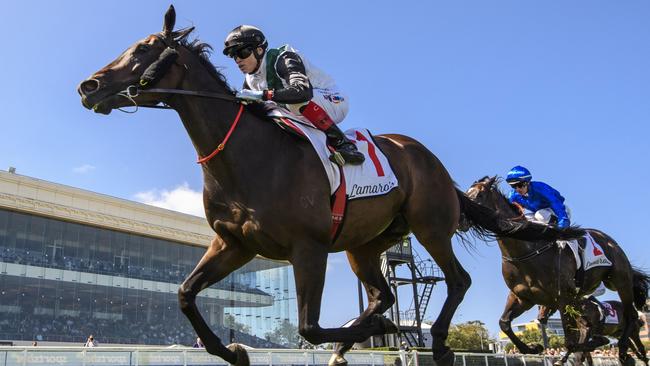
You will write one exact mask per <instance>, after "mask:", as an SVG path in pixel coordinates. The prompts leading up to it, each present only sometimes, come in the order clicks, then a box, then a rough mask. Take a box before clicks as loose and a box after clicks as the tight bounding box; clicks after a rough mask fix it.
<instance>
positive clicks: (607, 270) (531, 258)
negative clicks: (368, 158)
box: [467, 177, 649, 364]
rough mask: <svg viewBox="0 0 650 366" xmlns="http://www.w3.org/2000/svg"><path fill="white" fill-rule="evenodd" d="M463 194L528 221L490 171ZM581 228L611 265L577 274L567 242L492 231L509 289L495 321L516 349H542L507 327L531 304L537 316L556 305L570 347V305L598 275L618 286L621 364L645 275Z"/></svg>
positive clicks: (575, 337)
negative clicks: (600, 249) (514, 235)
mask: <svg viewBox="0 0 650 366" xmlns="http://www.w3.org/2000/svg"><path fill="white" fill-rule="evenodd" d="M467 195H468V196H469V197H470V198H471V199H472V200H473V201H475V202H477V203H479V204H481V205H482V206H484V207H487V208H491V209H493V210H495V211H496V213H497V214H498V216H499V217H500V218H501V219H507V220H514V221H518V222H520V223H521V224H522V225H527V223H528V221H527V220H526V219H525V218H524V217H523V216H522V215H521V213H520V211H519V209H518V208H517V207H515V206H514V205H511V204H510V202H509V201H508V199H507V198H506V197H505V196H504V195H503V193H501V192H500V191H499V189H498V180H497V178H496V177H492V178H489V177H485V178H483V179H481V180H479V181H477V182H476V183H474V184H473V185H472V186H471V187H470V188H469V189H468V191H467ZM550 228H551V227H549V229H550ZM585 233H587V234H589V235H590V236H591V238H593V240H594V241H595V242H596V243H597V244H598V246H599V247H600V248H602V250H603V251H604V255H605V256H606V258H607V259H608V260H609V261H610V262H611V266H597V267H593V268H591V269H589V270H587V271H584V272H582V273H580V274H579V275H578V276H576V274H577V273H578V267H577V263H576V259H575V257H574V254H573V252H572V251H571V249H569V248H568V247H564V246H561V245H559V244H558V243H556V242H555V241H549V240H546V241H539V240H537V241H531V240H520V239H513V238H508V237H503V236H500V235H497V242H498V244H499V249H500V250H501V254H502V258H503V260H502V273H503V279H504V280H505V282H506V285H507V286H508V288H509V289H510V294H509V295H508V299H507V301H506V307H505V310H504V311H503V314H502V315H501V319H500V320H499V326H500V327H501V330H502V331H503V332H504V333H506V334H507V335H508V337H509V338H510V340H511V341H512V343H513V344H514V345H515V346H517V348H518V349H519V350H520V351H521V352H522V353H539V352H541V350H542V349H543V347H542V346H541V345H532V346H529V345H526V344H524V343H523V342H522V341H521V340H520V339H519V338H518V337H517V336H516V335H515V333H514V332H513V331H512V328H511V323H512V320H513V319H515V318H517V317H518V316H519V315H521V314H522V313H523V312H525V311H527V310H528V309H530V308H531V307H532V306H533V305H536V304H537V305H542V306H544V307H545V309H542V311H541V312H540V317H539V318H542V319H544V318H547V317H548V315H549V314H550V313H552V312H553V311H555V310H560V316H561V319H562V325H563V328H564V332H565V340H566V344H567V349H568V351H569V352H572V351H576V350H578V347H579V346H578V343H579V334H578V333H577V332H576V329H577V328H576V326H577V324H576V319H577V318H576V317H575V316H574V314H575V313H574V312H572V311H571V310H572V309H575V308H576V307H577V306H578V305H579V304H580V303H581V301H582V298H583V297H584V296H586V295H589V294H591V293H593V292H594V291H595V290H596V288H597V287H598V285H599V284H600V282H601V281H602V282H603V283H604V284H605V286H606V287H607V288H608V289H610V290H612V291H616V292H618V295H619V297H620V299H621V303H622V307H623V308H622V316H623V319H622V322H623V323H622V324H623V329H622V331H621V335H620V337H619V342H618V345H619V360H620V361H621V362H622V363H623V364H625V362H626V361H627V362H630V363H633V362H634V361H633V360H632V359H631V358H630V357H629V356H628V355H627V348H628V344H629V339H630V337H631V336H632V332H633V330H634V326H633V325H634V324H635V322H636V320H637V317H638V315H637V310H636V309H640V308H641V307H642V306H643V305H644V304H645V300H646V298H647V295H648V284H649V282H648V276H647V275H646V274H645V273H643V272H642V271H640V270H636V269H634V268H632V266H631V265H630V262H629V261H628V259H627V257H626V256H625V253H624V252H623V250H622V249H621V247H620V246H619V245H618V244H617V243H616V241H614V239H612V238H611V237H609V236H608V235H607V234H605V233H603V232H601V231H598V230H595V229H585ZM479 234H481V233H479ZM580 240H585V239H580ZM635 306H636V308H635Z"/></svg>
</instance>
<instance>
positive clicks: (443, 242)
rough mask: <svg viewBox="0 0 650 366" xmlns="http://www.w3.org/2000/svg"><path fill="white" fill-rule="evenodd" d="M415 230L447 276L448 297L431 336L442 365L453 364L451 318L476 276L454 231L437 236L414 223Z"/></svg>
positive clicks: (434, 324) (435, 353)
mask: <svg viewBox="0 0 650 366" xmlns="http://www.w3.org/2000/svg"><path fill="white" fill-rule="evenodd" d="M413 233H414V234H415V237H416V238H417V239H418V241H419V242H420V243H421V244H422V245H423V246H424V247H425V248H426V250H427V251H428V252H429V254H430V255H431V258H433V260H434V261H435V262H436V264H437V265H438V266H439V267H440V270H442V272H443V273H444V276H445V283H446V284H447V299H445V302H444V304H443V305H442V309H441V310H440V314H439V315H438V318H437V319H436V321H435V323H433V326H432V327H431V336H432V338H433V340H432V345H431V349H432V352H433V358H434V360H435V361H436V364H437V365H438V366H447V365H452V364H453V362H454V353H453V352H452V351H451V349H450V348H449V347H447V346H446V345H445V341H446V340H447V336H448V335H449V325H450V323H451V319H452V317H453V316H454V313H455V312H456V309H458V305H460V303H461V302H462V301H463V298H464V297H465V293H466V292H467V289H469V286H470V285H471V283H472V279H471V278H470V276H469V274H468V273H467V272H466V271H465V269H464V268H463V266H461V265H460V262H458V260H457V259H456V256H455V255H454V252H453V249H452V246H451V235H450V236H444V237H436V236H434V235H435V233H431V232H430V230H428V229H427V230H418V228H416V227H413Z"/></svg>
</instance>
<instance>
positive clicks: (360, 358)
mask: <svg viewBox="0 0 650 366" xmlns="http://www.w3.org/2000/svg"><path fill="white" fill-rule="evenodd" d="M248 355H249V358H250V361H251V365H253V366H281V365H282V366H285V365H291V366H324V365H327V362H328V360H329V358H330V356H331V352H330V351H314V350H305V351H303V350H268V349H256V350H249V351H248ZM346 359H347V360H348V362H349V365H350V366H435V364H434V362H433V359H432V357H431V353H430V352H416V351H412V352H408V353H400V352H376V351H373V352H369V351H352V352H349V353H348V354H347V355H346ZM555 360H556V358H550V357H542V356H521V355H507V356H504V355H502V354H472V353H457V354H456V359H455V361H454V366H552V365H553V362H554V361H555ZM404 364H406V365H404ZM207 365H223V366H225V365H228V364H227V363H226V362H225V361H223V360H222V359H220V358H217V357H214V356H211V355H209V354H208V353H207V352H206V351H205V350H203V349H192V348H145V347H142V348H139V347H129V348H122V347H120V348H113V347H97V348H79V347H0V366H207ZM615 365H618V361H617V359H616V358H613V357H607V358H605V357H594V366H615Z"/></svg>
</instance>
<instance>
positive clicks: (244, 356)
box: [227, 343, 251, 366]
mask: <svg viewBox="0 0 650 366" xmlns="http://www.w3.org/2000/svg"><path fill="white" fill-rule="evenodd" d="M227 347H228V349H229V350H231V351H233V352H235V354H236V355H237V363H235V364H234V365H235V366H250V365H251V362H250V360H249V359H248V352H246V349H245V348H244V347H243V346H242V345H241V344H239V343H231V344H229V345H228V346H227Z"/></svg>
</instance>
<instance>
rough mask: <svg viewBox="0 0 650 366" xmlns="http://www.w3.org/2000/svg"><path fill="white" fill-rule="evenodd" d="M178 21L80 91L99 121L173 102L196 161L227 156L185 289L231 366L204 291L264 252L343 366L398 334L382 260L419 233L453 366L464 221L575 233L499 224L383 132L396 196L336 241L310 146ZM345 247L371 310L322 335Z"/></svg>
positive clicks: (411, 143)
mask: <svg viewBox="0 0 650 366" xmlns="http://www.w3.org/2000/svg"><path fill="white" fill-rule="evenodd" d="M174 23H175V11H174V9H173V7H170V9H169V10H168V12H167V14H166V15H165V22H164V26H163V31H162V32H161V33H158V34H153V35H150V36H148V37H146V38H144V39H142V40H140V41H138V42H136V43H135V44H134V45H132V46H131V47H129V48H128V49H127V50H126V51H125V52H124V53H122V54H121V55H120V56H119V57H118V58H117V59H115V60H114V61H112V62H111V63H109V64H108V65H107V66H105V67H104V68H102V69H101V70H99V71H97V72H96V73H94V74H93V75H92V76H91V77H90V78H88V79H87V80H85V81H83V82H82V83H81V84H80V85H79V88H78V92H79V94H80V95H81V99H82V104H83V105H84V106H85V107H86V108H89V109H92V110H94V111H95V112H97V113H103V114H108V113H110V112H111V110H113V109H115V108H119V107H123V106H127V105H132V103H137V104H138V105H141V106H153V105H156V104H158V103H161V102H162V103H165V104H167V105H168V106H170V107H171V108H173V109H174V110H176V112H177V113H178V114H179V116H180V118H181V120H182V122H183V125H184V126H185V129H186V130H187V133H188V135H189V137H190V139H191V140H192V143H193V144H194V146H195V148H196V151H197V153H198V155H199V156H202V157H205V156H211V155H213V154H212V153H213V152H214V151H217V152H219V155H216V156H215V157H213V158H212V159H210V160H208V161H205V162H204V163H203V164H202V165H201V168H202V170H203V177H204V190H203V195H204V206H205V214H206V218H207V220H208V223H209V225H210V226H211V227H212V228H213V229H214V231H215V232H216V237H215V238H214V240H213V241H212V243H211V244H210V246H209V248H208V249H207V251H206V253H205V255H204V256H203V258H202V259H201V261H200V262H199V263H198V265H197V266H196V268H195V269H194V270H193V271H192V273H191V274H190V275H189V276H188V277H187V279H186V280H185V281H184V282H183V283H182V284H181V286H180V289H179V292H178V297H179V303H180V308H181V310H182V312H183V313H184V314H185V315H186V316H187V318H188V319H189V321H190V322H191V324H192V326H193V327H194V329H195V330H196V332H197V334H198V336H199V337H201V339H202V340H203V342H204V343H205V345H206V349H207V351H208V352H209V353H211V354H214V355H217V356H219V357H221V358H223V359H225V360H226V361H228V362H230V363H231V364H239V365H245V364H248V357H247V355H246V352H245V350H244V348H243V347H241V346H240V345H237V344H232V345H229V346H228V347H226V346H224V345H223V344H222V342H221V340H220V339H219V338H218V337H217V336H216V335H215V334H214V333H213V332H212V331H211V330H210V328H209V326H208V324H207V323H206V322H205V320H204V319H203V318H202V316H201V314H200V313H199V310H198V309H197V306H196V303H195V299H196V296H197V294H198V293H199V292H200V291H201V290H203V289H205V288H207V287H208V286H210V285H212V284H214V283H216V282H218V281H220V280H222V279H223V278H224V277H226V276H227V275H228V274H229V273H231V272H233V271H234V270H236V269H237V268H239V267H241V266H242V265H244V264H245V263H247V262H248V261H250V260H251V259H253V258H254V257H255V256H256V255H262V256H264V257H267V258H273V259H280V260H288V261H289V262H290V263H291V264H292V265H293V269H294V276H295V282H296V292H297V301H298V318H299V327H298V328H299V333H300V334H301V335H302V336H303V337H304V338H305V339H306V340H307V341H308V342H310V343H312V344H318V343H323V342H341V344H339V345H338V346H337V349H336V352H335V354H334V355H333V358H332V360H331V363H345V359H344V358H343V354H344V353H345V352H346V351H347V350H349V349H350V347H351V346H352V344H353V343H354V342H361V341H364V340H365V339H367V338H368V337H370V336H372V335H380V334H385V333H387V332H395V331H396V328H395V325H394V324H392V323H391V322H390V321H388V320H387V319H386V318H384V317H383V316H382V315H381V314H383V313H384V312H385V311H386V310H387V309H389V307H390V306H391V304H393V302H394V301H395V300H394V298H393V296H392V294H391V291H390V288H389V286H388V284H387V283H386V281H385V280H384V277H383V275H382V272H381V268H380V260H379V255H380V253H382V252H383V251H385V250H386V249H387V248H389V247H390V246H391V245H393V244H394V243H395V242H396V240H398V239H399V238H401V237H403V236H404V235H407V234H408V233H409V232H413V233H414V235H415V236H416V238H417V239H418V241H419V242H420V243H422V245H423V246H424V247H425V248H426V250H427V251H428V252H429V254H430V255H431V256H432V258H433V259H434V260H435V261H436V263H437V264H438V265H439V266H440V268H441V269H442V271H443V272H444V275H445V281H446V283H447V299H446V300H445V303H444V304H443V307H442V309H441V312H440V315H439V316H438V318H437V320H436V322H435V323H434V325H433V327H432V328H431V333H432V335H433V340H434V341H433V346H432V350H433V355H434V358H435V359H436V360H438V365H440V366H447V365H451V364H452V362H453V360H454V357H453V355H454V354H453V352H451V350H450V349H449V348H448V347H446V346H445V340H446V338H447V334H448V328H449V323H450V321H451V319H452V316H453V314H454V312H455V311H456V309H457V307H458V305H459V304H460V302H461V301H462V299H463V296H464V294H465V292H466V291H467V289H468V288H469V286H470V277H469V275H468V274H467V272H465V270H464V269H463V267H462V266H461V265H460V263H459V262H458V260H457V259H456V257H455V255H454V252H453V249H452V245H451V237H452V236H453V235H454V232H455V230H456V228H457V226H458V221H459V216H460V215H461V212H462V213H463V215H464V217H466V218H467V219H469V220H470V222H471V225H472V226H473V227H476V228H478V229H483V230H490V231H492V232H494V233H496V234H497V235H504V236H512V237H518V238H522V239H530V240H537V239H542V238H546V239H549V240H551V239H554V238H558V237H560V236H564V235H566V236H571V234H573V235H575V234H576V233H575V232H573V233H571V232H560V231H557V230H547V229H545V228H544V227H543V226H541V225H515V226H513V225H512V224H511V223H510V222H508V221H507V220H499V219H498V218H497V217H496V216H495V215H494V213H493V212H492V211H491V210H489V209H486V208H483V207H482V206H480V205H478V204H475V203H473V202H472V201H470V200H469V199H468V198H467V197H466V196H465V195H464V194H463V193H462V192H460V191H458V190H457V189H456V188H455V187H454V184H453V182H452V180H451V178H450V176H449V174H448V173H447V171H446V169H445V168H444V166H443V165H442V164H441V163H440V161H439V160H438V159H437V158H436V157H435V156H434V155H433V154H432V153H431V152H430V151H429V150H427V149H426V148H425V147H424V146H423V145H422V144H420V143H419V142H417V141H415V140H414V139H412V138H409V137H406V136H402V135H382V136H377V143H378V145H379V146H380V147H381V149H382V150H383V152H384V153H385V154H386V156H387V157H388V160H389V161H390V162H391V165H392V166H393V168H394V170H395V174H396V175H397V177H398V179H399V188H397V189H395V190H393V191H392V192H391V193H389V194H387V195H385V196H381V197H377V198H372V199H364V200H357V201H352V202H350V204H349V205H348V208H347V212H346V219H345V223H344V226H343V228H342V230H341V232H340V234H339V235H338V237H337V239H336V240H335V241H332V238H331V237H330V228H331V224H332V218H331V210H330V189H329V183H328V181H327V178H326V176H325V172H324V169H322V167H321V163H320V160H319V158H318V157H317V155H316V153H315V151H314V150H313V148H312V147H311V146H310V145H309V144H307V143H305V142H303V141H301V140H298V139H296V138H295V137H294V136H291V135H289V134H287V133H285V132H283V131H282V130H281V129H279V128H278V127H276V126H275V125H274V124H273V123H271V122H270V121H269V120H268V119H267V118H266V117H264V116H263V115H261V114H260V113H256V112H255V111H256V109H259V108H256V107H255V106H246V107H245V108H244V107H243V106H242V105H240V104H238V102H237V101H235V99H234V97H233V95H234V93H233V90H232V89H231V88H230V87H229V86H228V85H227V83H226V82H225V80H224V78H223V76H222V75H221V74H220V73H219V72H218V71H217V70H216V69H215V67H214V66H213V65H212V64H211V63H210V61H209V60H208V57H207V51H208V50H209V46H208V45H206V44H203V43H199V42H197V41H196V40H195V41H193V42H189V41H188V40H187V36H188V34H189V33H190V32H191V30H192V29H185V30H181V31H173V27H174ZM143 84H144V85H145V86H146V87H149V86H154V87H155V89H147V88H144V87H142V85H143ZM233 121H239V125H238V127H237V129H235V130H234V132H232V134H231V135H230V136H231V139H230V140H228V144H227V145H225V147H224V145H220V143H221V142H222V141H224V136H226V135H227V133H228V131H229V130H230V129H231V126H232V125H233ZM217 146H221V148H220V149H217ZM215 149H217V150H215ZM343 250H344V251H346V253H347V256H348V259H349V262H350V265H351V267H352V270H353V271H354V273H355V274H356V275H357V276H358V277H359V279H360V280H361V281H362V282H363V284H364V286H365V288H366V291H367V295H368V307H367V309H365V311H364V312H363V314H362V315H361V316H359V318H358V319H357V321H356V322H355V323H354V324H353V325H352V326H350V327H349V328H331V329H329V328H328V329H325V328H322V327H321V326H320V325H319V318H320V305H321V296H322V291H323V284H324V279H325V269H326V265H327V257H328V253H330V252H338V251H343Z"/></svg>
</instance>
